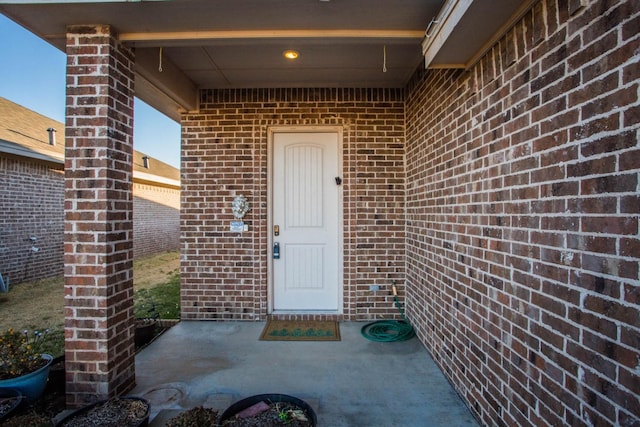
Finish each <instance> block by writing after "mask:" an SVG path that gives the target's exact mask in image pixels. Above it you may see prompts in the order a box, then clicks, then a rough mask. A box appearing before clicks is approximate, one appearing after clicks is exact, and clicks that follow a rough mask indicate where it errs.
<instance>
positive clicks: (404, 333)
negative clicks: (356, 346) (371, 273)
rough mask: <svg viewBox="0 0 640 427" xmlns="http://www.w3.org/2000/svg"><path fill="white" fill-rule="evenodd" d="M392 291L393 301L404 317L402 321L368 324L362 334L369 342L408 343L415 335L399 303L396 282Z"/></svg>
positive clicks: (379, 321)
mask: <svg viewBox="0 0 640 427" xmlns="http://www.w3.org/2000/svg"><path fill="white" fill-rule="evenodd" d="M391 289H392V290H393V299H394V301H395V303H396V307H398V311H399V312H400V315H401V316H402V320H376V321H375V322H371V323H367V324H366V325H364V326H363V327H362V329H361V330H360V333H361V334H362V336H363V337H365V338H366V339H368V340H371V341H376V342H395V341H406V340H408V339H410V338H413V336H414V335H415V332H414V331H413V327H412V326H411V324H410V323H409V322H408V321H407V318H406V317H405V315H404V310H402V307H401V306H400V301H398V291H397V290H396V284H395V282H394V283H393V285H392V286H391Z"/></svg>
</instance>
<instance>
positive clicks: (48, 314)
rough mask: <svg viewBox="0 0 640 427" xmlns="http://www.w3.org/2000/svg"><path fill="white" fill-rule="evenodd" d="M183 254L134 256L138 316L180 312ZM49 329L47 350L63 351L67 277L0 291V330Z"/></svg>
mask: <svg viewBox="0 0 640 427" xmlns="http://www.w3.org/2000/svg"><path fill="white" fill-rule="evenodd" d="M179 266H180V254H179V253H178V252H165V253H161V254H158V255H154V256H151V257H147V258H143V259H139V260H135V261H134V263H133V286H134V303H135V309H134V311H135V314H136V317H154V316H156V315H157V316H159V317H160V318H161V319H177V318H179V316H180V276H179ZM9 328H13V329H14V330H17V331H22V330H24V329H28V330H29V331H33V330H38V331H44V330H45V329H49V338H48V339H47V344H48V345H47V348H46V351H47V353H50V354H51V355H53V356H54V357H56V356H61V355H62V354H63V352H64V279H63V278H62V277H56V278H51V279H44V280H39V281H37V282H28V283H21V284H18V285H13V284H12V285H11V287H10V289H9V292H8V293H2V294H0V331H5V330H7V329H9Z"/></svg>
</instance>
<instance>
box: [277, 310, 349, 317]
mask: <svg viewBox="0 0 640 427" xmlns="http://www.w3.org/2000/svg"><path fill="white" fill-rule="evenodd" d="M315 314H324V315H329V316H339V315H341V314H342V313H341V312H339V311H338V310H273V311H272V312H271V313H269V314H268V315H269V316H280V315H287V316H291V315H315Z"/></svg>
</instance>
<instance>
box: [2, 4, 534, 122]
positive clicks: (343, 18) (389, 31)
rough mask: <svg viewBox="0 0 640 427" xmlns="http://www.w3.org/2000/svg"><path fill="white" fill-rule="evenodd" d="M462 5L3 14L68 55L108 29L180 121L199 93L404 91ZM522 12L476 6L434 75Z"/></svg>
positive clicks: (54, 8) (76, 8) (124, 7)
mask: <svg viewBox="0 0 640 427" xmlns="http://www.w3.org/2000/svg"><path fill="white" fill-rule="evenodd" d="M456 3H468V4H471V3H474V0H453V1H451V0H449V1H448V2H447V1H443V0H147V1H144V0H142V1H140V0H139V1H132V0H129V1H121V0H110V1H100V2H91V1H87V0H67V1H65V2H56V1H52V0H48V1H47V0H41V1H31V0H13V1H1V0H0V13H3V14H5V15H6V16H8V17H9V18H10V19H13V20H14V21H16V22H17V23H19V24H21V25H23V26H24V27H25V28H27V29H28V30H30V31H32V32H33V33H35V34H36V35H38V36H40V37H41V38H43V39H45V40H47V41H49V42H51V43H52V44H53V45H55V46H57V47H58V48H60V49H62V50H64V48H65V46H64V45H65V33H66V26H67V25H84V24H110V25H111V26H112V27H113V28H114V29H115V30H116V31H117V33H118V35H119V38H120V39H121V40H122V41H123V42H124V43H126V44H127V45H129V46H130V47H132V48H134V49H135V51H136V58H137V59H136V61H137V62H136V70H137V76H138V78H137V80H136V91H137V93H136V95H137V96H138V97H140V98H141V99H143V100H144V101H146V102H148V103H150V104H151V105H153V106H155V107H156V108H158V109H159V110H160V111H163V112H165V113H166V114H167V115H169V116H170V117H173V118H177V117H178V112H179V111H180V110H190V109H194V108H196V107H197V104H196V95H195V94H196V93H197V89H202V88H273V87H364V88H369V87H404V85H406V83H407V82H408V80H409V79H410V77H411V75H412V74H413V73H414V72H415V70H416V69H417V68H418V67H420V66H424V65H423V64H424V56H423V52H422V43H423V41H424V40H425V31H426V29H427V27H428V26H429V23H430V22H431V21H432V20H433V19H434V18H435V17H436V16H438V14H439V12H440V11H441V10H442V9H443V4H447V5H448V6H449V5H451V4H453V5H455V4H456ZM521 3H523V1H521V0H475V4H474V8H475V10H474V8H468V10H469V11H470V13H469V14H467V15H466V17H465V19H466V23H465V24H464V25H456V26H455V29H454V31H453V33H452V34H450V35H449V36H448V39H450V40H452V41H453V42H451V43H450V44H447V43H440V44H439V45H438V46H437V47H436V48H435V49H436V50H437V55H435V58H434V60H433V61H432V63H431V65H432V66H438V65H441V66H447V64H456V65H455V66H460V64H465V63H467V61H468V60H469V58H470V57H471V56H472V55H473V54H475V53H476V52H477V51H478V49H480V48H481V47H482V46H483V43H485V42H486V41H487V40H488V39H490V37H491V36H492V35H493V34H494V33H495V31H496V30H497V29H498V28H499V27H500V25H501V24H502V23H503V22H504V21H505V19H506V18H508V17H509V16H510V15H511V14H512V13H513V12H514V11H515V10H516V9H517V8H518V7H519V6H520V5H521ZM471 12H472V13H473V14H475V17H476V18H477V19H476V20H474V16H472V14H471ZM505 16H506V18H505ZM460 21H461V22H462V20H460ZM474 27H475V28H477V29H478V30H477V31H476V30H474ZM287 49H294V50H296V51H298V52H299V53H300V57H299V58H298V59H297V60H295V61H291V60H288V59H286V58H284V57H283V56H282V53H283V51H285V50H287ZM440 58H441V59H440ZM160 65H162V72H160Z"/></svg>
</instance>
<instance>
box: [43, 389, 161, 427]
mask: <svg viewBox="0 0 640 427" xmlns="http://www.w3.org/2000/svg"><path fill="white" fill-rule="evenodd" d="M150 412H151V405H150V404H149V401H147V400H146V399H143V398H141V397H136V396H122V397H113V398H111V399H108V400H101V401H99V402H95V403H92V404H90V405H87V406H85V407H83V408H80V409H78V410H76V411H74V412H72V413H70V414H68V415H67V416H65V417H64V418H62V419H61V420H59V421H58V422H57V423H56V427H90V426H99V427H144V426H147V425H149V415H150Z"/></svg>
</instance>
